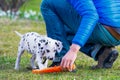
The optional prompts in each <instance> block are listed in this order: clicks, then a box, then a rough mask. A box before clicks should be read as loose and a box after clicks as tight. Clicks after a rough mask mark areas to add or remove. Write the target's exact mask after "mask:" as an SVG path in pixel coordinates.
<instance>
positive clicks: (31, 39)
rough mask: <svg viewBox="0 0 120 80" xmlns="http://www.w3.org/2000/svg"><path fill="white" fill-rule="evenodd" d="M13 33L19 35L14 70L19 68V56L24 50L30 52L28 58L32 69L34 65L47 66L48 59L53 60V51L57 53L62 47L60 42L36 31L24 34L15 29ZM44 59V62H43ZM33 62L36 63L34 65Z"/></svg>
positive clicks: (34, 67)
mask: <svg viewBox="0 0 120 80" xmlns="http://www.w3.org/2000/svg"><path fill="white" fill-rule="evenodd" d="M15 33H16V34H17V35H19V36H20V37H21V40H20V43H19V47H18V55H17V59H16V63H15V69H16V70H19V64H20V58H21V55H22V54H23V53H24V51H25V50H27V51H28V52H29V53H31V54H32V57H31V60H30V62H31V67H32V69H36V68H37V67H36V66H38V68H39V69H43V68H46V67H47V64H48V60H53V59H54V57H55V53H56V52H58V53H59V52H60V51H61V50H62V47H63V45H62V42H60V41H58V40H54V39H51V38H49V37H47V36H43V35H39V34H38V33H36V32H28V33H26V34H24V35H22V34H20V33H19V32H17V31H15ZM44 59H45V62H43V60H44ZM35 62H36V63H37V65H35Z"/></svg>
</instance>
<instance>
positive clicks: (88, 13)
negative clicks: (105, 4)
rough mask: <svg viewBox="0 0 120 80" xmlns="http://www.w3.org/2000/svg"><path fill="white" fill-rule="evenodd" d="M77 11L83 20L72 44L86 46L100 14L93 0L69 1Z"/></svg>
mask: <svg viewBox="0 0 120 80" xmlns="http://www.w3.org/2000/svg"><path fill="white" fill-rule="evenodd" d="M67 1H68V2H69V3H70V4H71V5H72V6H73V7H74V8H75V10H76V11H77V12H78V13H79V14H80V16H81V17H82V20H81V22H80V25H79V28H78V31H77V32H76V35H75V36H74V38H73V40H72V43H75V44H78V45H79V46H81V47H82V46H84V44H85V43H86V41H87V40H88V38H89V36H90V35H91V33H92V31H93V29H94V27H95V25H96V23H97V21H98V14H97V11H96V8H95V6H94V3H93V0H67Z"/></svg>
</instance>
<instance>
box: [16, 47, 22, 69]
mask: <svg viewBox="0 0 120 80" xmlns="http://www.w3.org/2000/svg"><path fill="white" fill-rule="evenodd" d="M23 53H24V49H23V46H21V45H19V47H18V54H17V58H16V63H15V68H14V69H15V70H19V65H20V59H21V55H22V54H23Z"/></svg>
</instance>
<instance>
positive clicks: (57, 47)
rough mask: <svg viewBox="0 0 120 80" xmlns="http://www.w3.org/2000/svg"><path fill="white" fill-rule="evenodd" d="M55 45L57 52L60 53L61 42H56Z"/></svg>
mask: <svg viewBox="0 0 120 80" xmlns="http://www.w3.org/2000/svg"><path fill="white" fill-rule="evenodd" d="M55 45H56V49H57V52H58V53H60V52H61V50H62V48H63V45H62V42H60V41H56V42H55Z"/></svg>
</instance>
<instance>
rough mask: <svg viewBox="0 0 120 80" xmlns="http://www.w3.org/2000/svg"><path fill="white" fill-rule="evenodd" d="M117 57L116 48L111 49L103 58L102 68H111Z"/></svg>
mask: <svg viewBox="0 0 120 80" xmlns="http://www.w3.org/2000/svg"><path fill="white" fill-rule="evenodd" d="M117 58H118V52H117V51H116V50H113V51H112V52H111V53H110V55H109V56H108V57H107V58H106V59H105V61H104V64H103V68H111V67H112V66H113V63H114V62H115V61H116V59H117Z"/></svg>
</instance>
